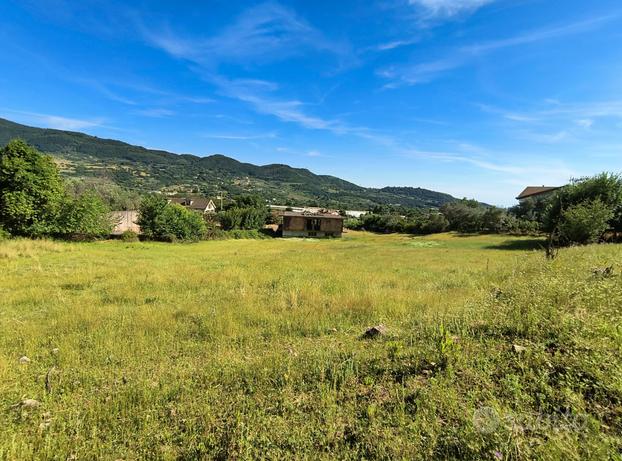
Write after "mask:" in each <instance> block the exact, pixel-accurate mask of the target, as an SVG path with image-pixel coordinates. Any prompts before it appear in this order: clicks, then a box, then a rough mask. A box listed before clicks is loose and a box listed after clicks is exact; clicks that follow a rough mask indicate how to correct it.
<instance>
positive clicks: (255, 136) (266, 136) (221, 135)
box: [201, 131, 277, 141]
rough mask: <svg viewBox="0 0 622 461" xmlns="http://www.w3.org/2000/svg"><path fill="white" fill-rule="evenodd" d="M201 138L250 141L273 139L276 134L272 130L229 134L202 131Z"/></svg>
mask: <svg viewBox="0 0 622 461" xmlns="http://www.w3.org/2000/svg"><path fill="white" fill-rule="evenodd" d="M201 136H202V137H203V138H209V139H224V140H229V141H250V140H255V139H275V138H277V134H276V133H275V132H273V131H271V132H269V133H259V134H229V133H203V134H201Z"/></svg>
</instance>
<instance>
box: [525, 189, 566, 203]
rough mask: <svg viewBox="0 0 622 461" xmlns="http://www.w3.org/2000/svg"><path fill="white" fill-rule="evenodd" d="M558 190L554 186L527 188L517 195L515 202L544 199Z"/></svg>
mask: <svg viewBox="0 0 622 461" xmlns="http://www.w3.org/2000/svg"><path fill="white" fill-rule="evenodd" d="M557 189H559V187H555V186H527V187H525V189H524V190H523V191H522V192H521V193H520V194H518V197H516V200H518V201H519V202H522V201H524V200H527V199H528V198H533V199H538V198H544V197H546V196H548V195H551V194H552V193H553V192H554V191H556V190H557Z"/></svg>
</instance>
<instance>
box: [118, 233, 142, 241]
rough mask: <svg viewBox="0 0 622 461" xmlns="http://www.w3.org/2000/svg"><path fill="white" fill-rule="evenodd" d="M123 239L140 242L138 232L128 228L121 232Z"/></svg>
mask: <svg viewBox="0 0 622 461" xmlns="http://www.w3.org/2000/svg"><path fill="white" fill-rule="evenodd" d="M121 240H123V241H124V242H128V243H129V242H138V240H139V239H138V234H137V233H136V232H134V231H131V230H126V231H124V232H123V233H122V234H121Z"/></svg>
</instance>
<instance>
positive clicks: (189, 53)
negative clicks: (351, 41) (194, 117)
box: [142, 2, 346, 67]
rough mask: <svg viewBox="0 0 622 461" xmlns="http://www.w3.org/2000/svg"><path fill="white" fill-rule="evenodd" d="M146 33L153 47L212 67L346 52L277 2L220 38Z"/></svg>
mask: <svg viewBox="0 0 622 461" xmlns="http://www.w3.org/2000/svg"><path fill="white" fill-rule="evenodd" d="M142 33H143V36H144V38H145V39H146V41H147V42H148V43H150V44H151V45H152V46H155V47H157V48H160V49H162V50H164V51H166V52H167V53H168V54H170V55H172V56H175V57H177V58H180V59H187V60H190V61H193V62H196V63H199V64H201V65H203V66H208V67H211V66H214V65H217V64H218V63H220V62H235V63H242V64H244V65H248V64H250V63H262V62H270V61H274V60H280V59H284V58H287V57H290V56H293V55H298V54H300V53H301V52H302V51H303V50H305V49H317V50H323V51H330V52H332V53H343V52H345V51H346V48H345V47H344V46H343V45H342V44H340V43H335V42H331V41H329V40H327V39H326V38H325V37H324V36H323V35H322V34H321V33H320V32H319V31H318V30H317V29H315V28H313V27H312V26H311V25H309V24H308V23H307V22H306V21H304V20H303V19H302V18H300V17H298V16H297V15H296V14H295V12H293V11H291V10H290V9H288V8H285V7H283V6H281V5H279V4H278V3H275V2H267V3H262V4H260V5H257V6H254V7H252V8H249V9H248V10H246V11H245V12H243V13H242V14H241V15H240V16H238V18H237V19H236V20H235V21H234V22H233V24H231V25H230V26H228V27H226V28H225V29H223V30H222V31H221V32H220V33H219V34H216V35H213V36H211V37H207V38H201V37H182V36H180V35H178V34H177V33H175V32H174V31H172V30H171V28H170V27H163V28H157V29H153V28H148V27H142Z"/></svg>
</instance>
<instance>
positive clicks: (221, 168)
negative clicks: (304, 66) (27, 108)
mask: <svg viewBox="0 0 622 461" xmlns="http://www.w3.org/2000/svg"><path fill="white" fill-rule="evenodd" d="M14 138H21V139H23V140H24V141H26V142H28V143H29V144H32V145H33V146H35V147H36V148H37V149H39V150H40V151H42V152H44V153H46V154H49V155H51V156H53V157H54V158H55V159H56V161H57V163H58V165H59V167H60V169H61V172H62V174H63V175H64V176H66V177H70V178H72V177H73V178H92V177H98V178H105V179H108V180H110V181H113V182H115V183H117V184H119V185H121V186H124V187H126V188H130V189H137V190H140V191H163V192H168V193H201V194H204V195H215V194H217V193H222V192H225V193H227V194H230V195H235V194H239V193H257V194H259V195H261V196H262V197H264V198H266V199H268V200H269V201H271V202H273V203H280V204H287V205H289V204H291V205H317V206H326V207H331V208H349V209H370V208H373V207H375V206H382V205H393V206H403V207H409V208H430V207H439V206H441V205H443V204H444V203H447V202H451V201H454V200H456V199H455V198H454V197H452V196H451V195H449V194H445V193H442V192H436V191H432V190H428V189H423V188H420V187H408V186H403V187H396V186H387V187H383V188H366V187H363V186H359V185H357V184H354V183H352V182H349V181H347V180H344V179H341V178H338V177H336V176H332V175H318V174H315V173H313V172H312V171H310V170H309V169H307V168H296V167H291V166H289V165H286V164H282V163H271V164H267V165H254V164H252V163H246V162H241V161H239V160H237V159H234V158H232V157H228V156H226V155H222V154H213V155H209V156H206V157H199V156H196V155H191V154H175V153H172V152H168V151H165V150H159V149H148V148H145V147H142V146H135V145H132V144H129V143H126V142H124V141H119V140H116V139H106V138H100V137H97V136H92V135H88V134H85V133H80V132H75V131H65V130H57V129H53V128H37V127H31V126H27V125H22V124H19V123H16V122H12V121H10V120H6V119H3V118H0V145H5V144H6V143H8V142H9V141H10V140H11V139H14Z"/></svg>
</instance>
